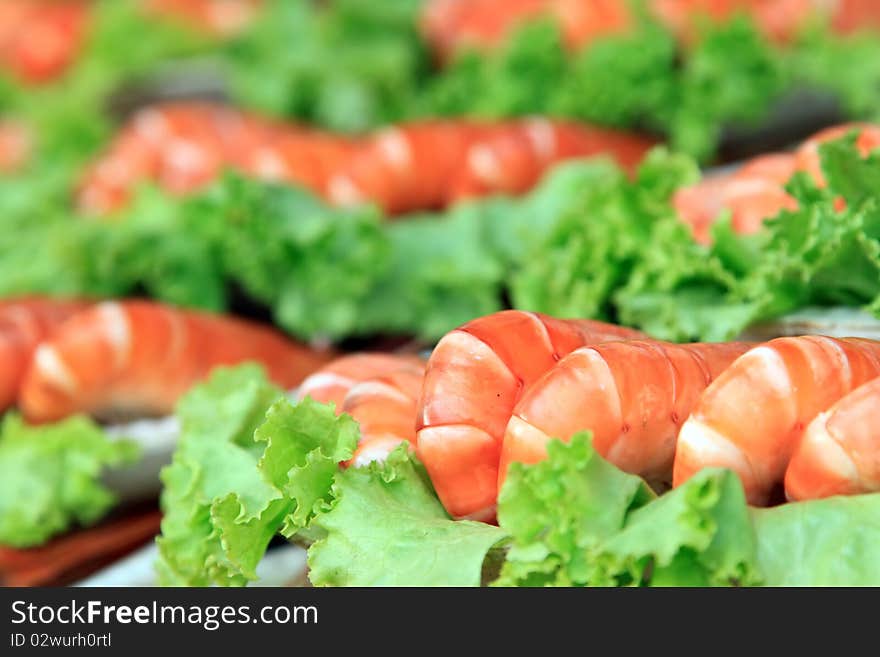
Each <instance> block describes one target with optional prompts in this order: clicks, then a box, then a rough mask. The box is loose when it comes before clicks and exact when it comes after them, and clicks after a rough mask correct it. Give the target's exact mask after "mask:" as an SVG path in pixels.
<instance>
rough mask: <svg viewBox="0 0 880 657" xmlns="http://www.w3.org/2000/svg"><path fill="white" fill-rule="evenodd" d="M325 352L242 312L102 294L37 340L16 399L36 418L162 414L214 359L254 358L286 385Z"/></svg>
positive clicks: (313, 367) (27, 414)
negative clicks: (234, 314) (237, 315)
mask: <svg viewBox="0 0 880 657" xmlns="http://www.w3.org/2000/svg"><path fill="white" fill-rule="evenodd" d="M331 357H332V354H331V353H329V352H320V351H315V350H312V349H310V348H308V347H305V346H303V345H300V344H298V343H296V342H294V341H292V340H290V339H288V338H286V337H285V336H283V335H281V334H280V333H277V332H276V331H274V330H273V329H269V328H267V327H264V326H261V325H258V324H255V323H252V322H248V321H244V320H239V319H234V318H230V317H222V316H217V315H210V314H207V313H200V312H194V311H187V310H179V309H175V308H171V307H168V306H163V305H161V304H157V303H152V302H147V301H126V302H105V303H101V304H98V305H95V306H94V307H92V308H89V309H87V310H85V311H83V312H81V313H78V314H76V315H74V316H73V317H71V318H70V319H69V320H68V321H67V322H65V323H64V324H63V325H62V326H60V327H59V328H58V329H57V330H56V331H55V332H54V333H53V334H52V335H51V337H50V338H49V339H48V340H45V341H44V342H42V343H41V344H40V345H39V347H37V349H36V351H35V353H34V356H33V359H32V361H31V363H30V365H29V367H28V369H27V372H26V373H25V377H24V382H23V384H22V387H21V392H20V396H19V406H20V408H21V410H22V412H23V413H24V415H25V417H26V418H28V419H29V420H31V421H34V422H49V421H54V420H58V419H61V418H63V417H66V416H68V415H71V414H73V413H78V412H83V413H90V414H92V415H94V416H96V417H99V418H102V419H117V418H120V417H140V416H144V415H165V414H168V413H170V412H171V411H172V410H173V408H174V404H175V403H176V402H177V400H178V399H179V398H180V397H181V395H183V393H185V392H186V391H187V390H188V389H189V388H190V387H191V386H192V385H193V384H195V383H197V382H198V381H201V380H203V379H204V378H206V377H207V376H208V374H209V373H210V372H211V370H212V369H213V368H215V367H217V366H220V365H234V364H237V363H241V362H244V361H256V362H258V363H260V364H261V365H262V366H263V367H264V368H265V369H266V370H267V372H268V375H269V377H270V378H271V380H272V381H274V382H275V383H277V384H278V385H281V386H284V387H287V388H290V387H293V386H295V385H296V384H298V383H299V382H300V381H302V380H303V378H305V377H306V376H307V375H308V374H310V373H311V372H313V371H315V370H316V369H318V368H319V367H320V366H321V365H323V364H324V363H325V362H327V361H328V360H329V359H330V358H331Z"/></svg>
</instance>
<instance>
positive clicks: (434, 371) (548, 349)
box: [416, 310, 644, 518]
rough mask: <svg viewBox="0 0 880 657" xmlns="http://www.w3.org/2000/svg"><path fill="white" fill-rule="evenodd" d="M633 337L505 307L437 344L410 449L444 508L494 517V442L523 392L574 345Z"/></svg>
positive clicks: (617, 329) (497, 445)
mask: <svg viewBox="0 0 880 657" xmlns="http://www.w3.org/2000/svg"><path fill="white" fill-rule="evenodd" d="M639 337H644V336H642V334H641V333H639V332H638V331H633V330H631V329H626V328H621V327H618V326H612V325H610V324H604V323H602V322H594V321H589V320H562V319H554V318H552V317H547V316H546V315H541V314H538V313H528V312H522V311H517V310H508V311H503V312H499V313H495V314H493V315H488V316H486V317H482V318H480V319H476V320H474V321H472V322H469V323H467V324H465V325H464V326H462V327H461V328H458V329H456V330H454V331H452V332H450V333H448V334H447V335H446V336H445V337H444V338H443V339H442V340H440V342H439V343H438V344H437V347H436V348H435V349H434V352H433V353H432V354H431V357H430V359H429V360H428V369H427V372H426V373H425V382H424V386H423V389H422V396H421V399H420V400H419V410H418V424H417V429H418V436H417V440H416V451H417V454H418V456H419V458H420V459H421V461H422V463H424V464H425V467H426V468H427V470H428V474H429V475H430V477H431V481H432V482H433V483H434V488H435V489H436V490H437V494H438V496H439V497H440V500H441V502H443V506H444V507H446V510H447V511H449V513H450V514H452V515H453V516H456V517H465V516H467V517H473V518H487V517H490V516H491V515H492V514H494V507H495V501H496V498H497V494H498V466H499V460H500V456H501V442H502V438H503V437H504V431H505V428H506V427H507V423H508V420H509V419H510V416H511V413H512V412H513V409H514V406H515V405H516V403H517V401H518V400H519V398H520V396H521V395H522V393H523V390H525V389H526V388H528V386H530V385H531V384H532V383H534V382H535V381H536V380H537V379H538V378H539V377H540V376H541V375H542V374H544V372H546V371H547V370H549V369H550V368H552V367H553V366H554V365H555V364H556V362H557V361H558V360H559V359H560V358H562V357H563V356H565V355H567V354H569V353H571V352H572V351H574V350H575V349H577V348H578V347H583V346H585V345H589V344H597V343H600V342H606V341H610V340H622V339H637V338H639Z"/></svg>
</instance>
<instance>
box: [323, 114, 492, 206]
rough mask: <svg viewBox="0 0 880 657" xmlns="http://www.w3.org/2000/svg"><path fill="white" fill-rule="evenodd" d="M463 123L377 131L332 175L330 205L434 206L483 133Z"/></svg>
mask: <svg viewBox="0 0 880 657" xmlns="http://www.w3.org/2000/svg"><path fill="white" fill-rule="evenodd" d="M486 130H487V128H486V127H485V126H484V125H481V124H477V123H473V122H468V121H458V120H449V121H440V120H436V121H423V122H417V123H409V124H404V125H400V126H395V127H392V128H386V129H384V130H381V131H379V132H378V133H376V134H375V135H374V136H373V137H371V138H370V139H368V140H367V142H366V143H365V144H364V146H363V148H361V149H360V151H359V152H358V153H356V154H355V155H354V157H352V159H351V162H350V163H349V165H348V166H347V167H346V168H345V169H344V170H342V171H340V172H338V173H337V175H336V176H334V177H333V178H332V179H331V181H330V183H329V187H328V191H329V198H330V201H331V202H333V203H336V204H338V205H351V204H355V203H363V202H365V201H373V202H375V203H377V204H378V205H380V206H381V207H382V208H384V209H385V210H386V211H387V212H389V213H393V214H396V213H401V212H408V211H414V210H425V209H430V208H437V207H440V206H441V205H442V204H443V200H444V190H445V188H446V187H447V186H448V185H449V184H450V181H451V180H452V179H454V178H455V176H456V175H457V174H458V173H459V172H460V171H461V169H462V168H463V166H464V162H465V161H466V157H467V152H468V149H469V148H470V147H471V146H472V145H473V144H474V143H475V142H476V141H477V140H478V139H479V138H480V137H481V136H483V135H484V134H485V132H486Z"/></svg>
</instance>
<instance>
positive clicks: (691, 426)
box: [673, 336, 880, 504]
mask: <svg viewBox="0 0 880 657" xmlns="http://www.w3.org/2000/svg"><path fill="white" fill-rule="evenodd" d="M877 376H880V342H875V341H873V340H864V339H857V338H847V339H842V340H837V339H834V338H828V337H818V336H806V337H795V338H777V339H776V340H771V341H770V342H766V343H764V344H762V345H760V346H758V347H755V348H754V349H752V350H751V351H749V352H747V353H746V354H744V355H743V356H740V357H739V358H738V359H737V360H736V361H735V362H734V363H733V364H732V365H731V366H730V367H729V368H727V370H725V371H724V372H723V373H722V374H721V375H720V376H719V377H718V378H717V379H715V381H714V382H713V383H712V384H711V385H710V386H709V387H708V388H707V389H706V391H705V392H704V393H703V395H702V397H701V398H700V400H699V402H698V403H697V405H696V407H695V409H694V411H693V412H692V414H691V416H690V417H689V418H688V419H687V421H686V422H685V423H684V425H683V426H682V428H681V431H680V432H679V436H678V445H677V446H676V452H675V463H674V467H673V485H675V486H678V485H680V484H681V483H683V482H684V481H686V480H687V479H689V478H690V477H691V476H693V475H694V474H695V473H697V472H698V471H699V470H701V469H702V468H705V467H710V466H718V467H726V468H730V469H732V470H734V471H735V472H737V473H738V474H739V476H740V478H741V479H742V482H743V487H744V488H745V492H746V496H747V498H748V500H749V502H750V503H752V504H764V503H766V502H767V501H768V498H769V497H770V495H771V493H772V491H773V489H774V487H775V486H776V485H777V484H779V483H781V482H782V479H783V475H784V473H785V469H786V467H787V466H788V462H789V459H790V458H791V455H792V452H793V451H794V449H795V447H796V445H797V443H798V441H799V440H800V438H801V435H802V434H803V432H804V428H805V427H806V425H807V424H809V422H811V421H812V420H813V418H815V417H816V416H817V415H818V414H819V413H821V412H822V411H824V410H827V409H828V408H829V407H830V406H831V405H832V404H833V403H835V402H836V401H837V400H839V399H840V398H841V397H843V396H844V395H846V394H847V393H849V392H850V391H851V390H853V389H855V388H857V387H858V386H860V385H862V384H863V383H865V382H866V381H869V380H870V379H872V378H874V377H877Z"/></svg>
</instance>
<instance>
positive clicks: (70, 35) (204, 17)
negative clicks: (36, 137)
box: [0, 0, 262, 84]
mask: <svg viewBox="0 0 880 657" xmlns="http://www.w3.org/2000/svg"><path fill="white" fill-rule="evenodd" d="M140 2H141V5H142V9H143V11H144V14H145V16H148V17H149V16H152V17H155V18H158V19H163V20H173V21H176V22H178V23H181V24H184V25H186V26H188V27H190V28H192V29H195V30H198V31H201V32H205V33H207V34H210V35H213V36H216V37H227V36H232V35H234V34H237V33H238V32H240V31H241V30H243V29H244V28H245V27H246V26H247V25H248V24H249V23H250V22H251V20H253V18H254V16H255V15H256V13H257V11H258V10H259V8H260V5H261V4H262V0H140ZM91 4H92V3H91V2H90V0H3V2H2V3H0V68H2V69H5V70H7V71H9V72H10V73H11V74H12V75H13V76H14V77H15V78H16V79H19V80H21V81H22V82H25V83H28V84H43V83H46V82H50V81H52V80H55V79H57V78H58V77H60V76H61V75H63V74H64V73H65V72H66V71H67V70H68V69H69V68H70V67H71V66H72V65H73V64H74V63H75V61H76V59H77V56H78V55H79V54H80V52H82V50H83V49H84V48H85V47H86V42H87V40H88V36H89V32H90V28H91V23H92V22H93V21H92V18H93V17H92V12H91Z"/></svg>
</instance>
